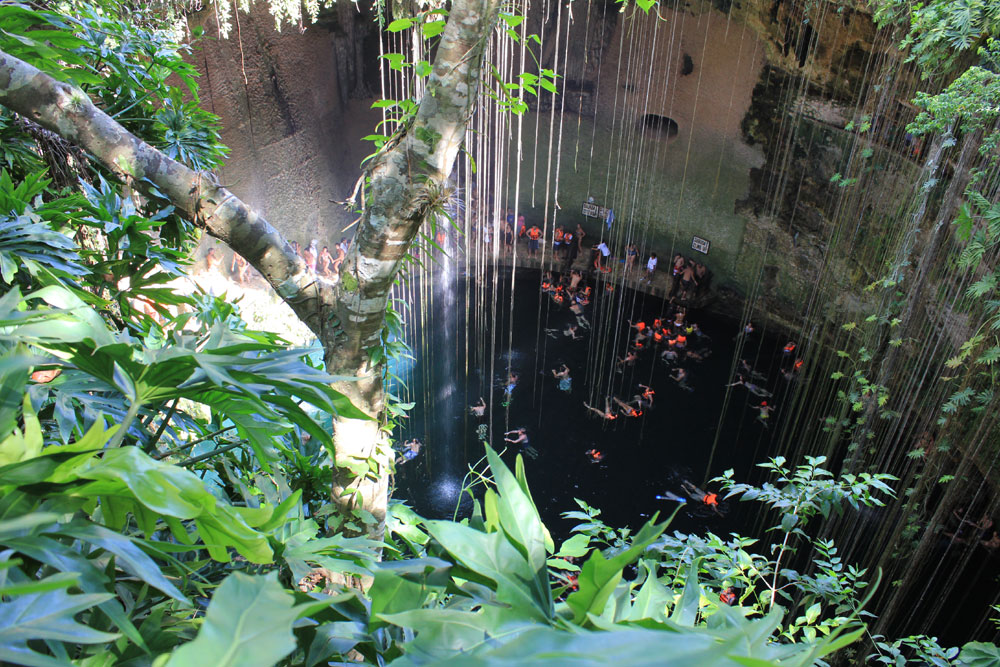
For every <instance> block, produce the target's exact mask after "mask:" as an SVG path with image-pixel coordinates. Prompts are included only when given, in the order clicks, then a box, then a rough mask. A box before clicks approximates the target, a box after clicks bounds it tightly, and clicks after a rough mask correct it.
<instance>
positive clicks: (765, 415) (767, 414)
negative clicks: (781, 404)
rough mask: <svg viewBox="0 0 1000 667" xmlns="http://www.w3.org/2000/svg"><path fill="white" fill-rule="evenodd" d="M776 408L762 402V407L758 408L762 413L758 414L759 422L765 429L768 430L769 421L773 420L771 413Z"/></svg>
mask: <svg viewBox="0 0 1000 667" xmlns="http://www.w3.org/2000/svg"><path fill="white" fill-rule="evenodd" d="M774 408H775V406H773V405H768V404H767V401H761V402H760V405H758V406H757V409H758V410H759V411H760V412H758V413H757V421H759V422H760V423H761V424H763V425H764V428H767V420H768V419H770V418H771V411H772V410H774Z"/></svg>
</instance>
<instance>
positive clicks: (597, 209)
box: [583, 201, 610, 220]
mask: <svg viewBox="0 0 1000 667" xmlns="http://www.w3.org/2000/svg"><path fill="white" fill-rule="evenodd" d="M609 212H610V209H607V208H605V207H603V206H598V205H597V204H595V203H594V202H592V201H585V202H583V214H584V215H585V216H587V217H588V218H600V219H601V220H607V219H608V213H609Z"/></svg>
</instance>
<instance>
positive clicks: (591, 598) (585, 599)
mask: <svg viewBox="0 0 1000 667" xmlns="http://www.w3.org/2000/svg"><path fill="white" fill-rule="evenodd" d="M655 520H656V517H655V516H654V517H653V519H652V520H651V521H650V522H649V523H647V524H646V525H644V526H643V527H642V528H641V529H640V530H639V532H638V533H637V534H636V536H635V539H634V540H632V544H631V545H630V546H629V548H628V549H625V550H624V551H622V552H621V553H618V554H616V555H614V556H612V557H611V558H610V559H609V558H605V557H604V554H602V553H601V552H600V551H597V550H595V551H594V552H593V553H591V554H590V557H589V558H588V559H587V560H586V561H584V563H583V567H582V568H581V570H580V574H579V576H578V577H577V583H578V584H579V586H580V588H579V589H578V590H577V591H576V592H574V593H573V594H572V595H570V596H569V597H568V598H566V604H567V605H569V607H570V609H572V610H573V622H574V623H578V624H582V623H583V622H584V621H586V620H587V615H588V614H594V615H597V616H599V615H601V614H602V613H603V612H604V606H605V605H606V604H607V602H608V598H610V597H611V593H612V592H613V591H614V590H615V586H617V585H618V582H619V581H621V578H622V570H623V569H624V568H625V567H626V566H628V565H631V564H632V563H633V562H635V560H636V559H637V558H638V557H639V555H640V554H641V553H642V551H643V550H644V549H645V548H646V547H647V546H649V545H650V544H652V543H653V542H654V541H655V540H656V538H658V537H659V536H660V534H661V533H663V531H664V530H666V529H667V526H668V525H669V524H670V521H664V522H663V523H661V524H655V523H653V521H655Z"/></svg>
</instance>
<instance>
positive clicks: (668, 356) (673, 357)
mask: <svg viewBox="0 0 1000 667" xmlns="http://www.w3.org/2000/svg"><path fill="white" fill-rule="evenodd" d="M660 359H662V360H663V363H665V364H667V365H670V364H672V363H674V362H675V361H677V350H675V349H674V348H673V347H668V348H667V349H665V350H664V351H663V352H660Z"/></svg>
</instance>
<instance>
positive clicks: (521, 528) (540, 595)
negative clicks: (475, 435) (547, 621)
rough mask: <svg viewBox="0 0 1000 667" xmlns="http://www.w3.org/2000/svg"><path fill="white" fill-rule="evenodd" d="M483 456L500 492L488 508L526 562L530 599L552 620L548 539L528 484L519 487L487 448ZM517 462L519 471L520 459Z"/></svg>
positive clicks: (487, 447)
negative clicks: (531, 591)
mask: <svg viewBox="0 0 1000 667" xmlns="http://www.w3.org/2000/svg"><path fill="white" fill-rule="evenodd" d="M486 456H487V458H488V460H489V462H490V471H491V472H492V473H493V479H494V481H495V482H496V484H497V491H498V492H499V493H498V495H497V497H496V503H495V504H492V503H491V505H490V506H491V507H495V508H496V514H497V519H498V522H499V524H500V527H501V529H502V530H503V532H504V534H505V535H506V536H507V538H508V539H509V540H510V542H511V543H512V544H513V545H514V546H515V548H516V549H517V550H518V551H520V552H521V555H523V556H524V558H525V560H526V561H527V563H528V567H529V568H530V569H531V572H532V575H531V579H530V581H531V585H532V588H533V589H534V590H533V595H534V597H535V599H536V600H537V601H538V603H539V605H540V606H541V607H542V608H543V609H545V611H546V615H547V616H549V617H551V616H552V614H553V613H554V609H553V603H552V592H551V588H550V586H549V575H548V567H547V566H546V558H547V553H546V543H547V542H550V541H551V538H549V537H548V532H547V531H546V530H545V526H544V525H543V524H542V519H541V517H540V516H539V514H538V508H536V507H535V503H534V502H533V501H532V499H531V496H529V495H528V493H527V484H525V485H522V484H521V483H520V481H519V480H518V479H517V478H516V477H515V475H514V474H513V473H511V471H510V470H509V469H508V468H507V466H506V465H504V463H503V461H502V460H501V459H500V456H499V455H498V454H497V453H496V452H494V451H493V449H492V448H491V447H490V446H489V445H487V446H486ZM518 460H519V468H520V466H521V464H520V460H521V459H520V457H519V459H518ZM487 519H489V517H487Z"/></svg>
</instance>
